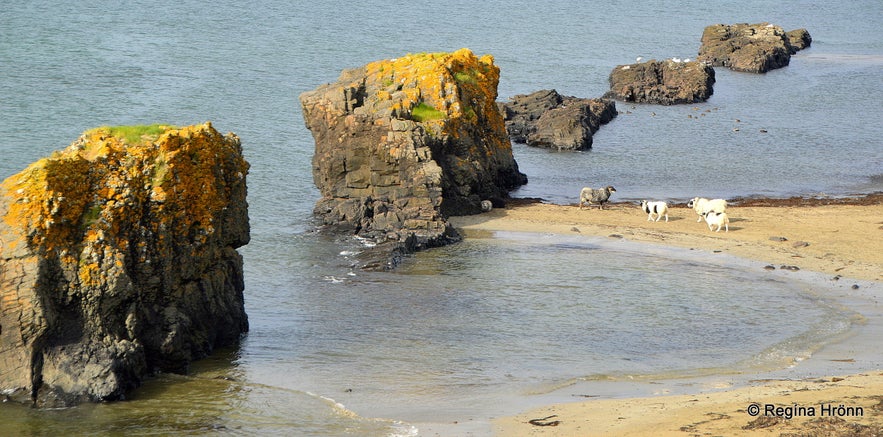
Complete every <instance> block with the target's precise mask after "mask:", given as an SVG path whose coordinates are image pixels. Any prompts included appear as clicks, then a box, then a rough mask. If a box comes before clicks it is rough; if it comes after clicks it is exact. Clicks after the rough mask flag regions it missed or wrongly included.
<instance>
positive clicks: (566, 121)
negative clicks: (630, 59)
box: [498, 90, 616, 150]
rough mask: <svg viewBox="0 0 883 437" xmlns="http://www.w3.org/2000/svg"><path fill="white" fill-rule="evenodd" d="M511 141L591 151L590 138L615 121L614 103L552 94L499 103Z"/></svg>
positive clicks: (546, 92) (518, 98) (552, 92)
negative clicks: (603, 126)
mask: <svg viewBox="0 0 883 437" xmlns="http://www.w3.org/2000/svg"><path fill="white" fill-rule="evenodd" d="M498 105H499V106H500V112H502V113H503V117H504V120H505V121H506V130H507V131H508V132H509V137H510V138H511V139H512V141H515V142H518V143H523V144H527V145H528V146H534V147H545V148H550V149H558V150H586V149H591V148H592V136H593V135H594V134H595V132H597V131H598V129H599V128H600V127H601V125H604V124H607V123H609V122H610V121H611V120H613V119H614V118H615V117H616V102H614V101H613V100H609V99H585V98H579V97H572V96H562V95H561V94H558V92H557V91H555V90H540V91H536V92H533V93H530V94H519V95H517V96H514V97H512V98H511V99H509V101H506V102H499V103H498Z"/></svg>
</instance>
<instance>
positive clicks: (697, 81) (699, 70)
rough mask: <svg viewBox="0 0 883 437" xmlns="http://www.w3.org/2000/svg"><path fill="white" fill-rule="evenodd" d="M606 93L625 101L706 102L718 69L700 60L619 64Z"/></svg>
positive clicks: (662, 103)
mask: <svg viewBox="0 0 883 437" xmlns="http://www.w3.org/2000/svg"><path fill="white" fill-rule="evenodd" d="M608 81H609V82H610V91H608V92H607V93H606V94H605V95H604V96H605V97H608V98H613V99H617V100H622V101H625V102H634V103H652V104H659V105H678V104H685V103H697V102H704V101H706V100H708V98H709V97H711V95H712V93H714V82H715V78H714V69H713V68H711V67H710V66H708V65H705V64H703V63H701V62H697V61H681V60H673V59H667V60H664V61H656V60H651V61H647V62H643V63H637V64H631V65H619V66H617V67H616V68H614V69H613V71H611V72H610V77H609V78H608Z"/></svg>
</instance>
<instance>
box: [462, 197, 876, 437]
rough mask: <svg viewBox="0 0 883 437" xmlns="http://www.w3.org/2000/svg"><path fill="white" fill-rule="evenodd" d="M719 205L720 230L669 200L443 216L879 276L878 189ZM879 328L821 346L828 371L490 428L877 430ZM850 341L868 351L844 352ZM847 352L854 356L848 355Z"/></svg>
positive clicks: (537, 431)
mask: <svg viewBox="0 0 883 437" xmlns="http://www.w3.org/2000/svg"><path fill="white" fill-rule="evenodd" d="M727 212H728V215H729V217H730V228H729V232H724V230H721V231H720V232H712V231H710V230H709V229H708V226H707V225H706V224H705V223H704V222H701V223H697V219H698V216H697V215H696V214H695V213H694V212H693V211H692V210H691V209H689V208H687V207H686V205H673V207H672V208H671V209H670V211H669V221H668V222H667V223H666V222H665V221H664V220H665V219H662V220H660V221H659V222H651V221H647V214H645V213H643V212H642V211H641V210H640V207H639V205H637V204H634V203H625V202H622V203H614V204H608V205H605V206H604V209H603V210H599V209H598V207H597V206H594V207H591V208H586V209H582V210H581V209H579V208H578V207H577V206H576V205H549V204H542V203H536V202H525V201H521V202H515V204H513V205H511V206H510V207H508V208H505V209H495V210H493V211H491V212H489V213H485V214H480V215H475V216H466V217H455V218H453V219H452V223H453V224H454V226H455V227H457V228H458V229H460V230H462V231H463V232H464V233H465V235H466V237H467V238H469V237H470V235H473V236H475V235H479V234H481V233H487V232H493V231H511V232H540V233H555V234H562V235H585V236H591V237H606V238H615V239H626V240H630V241H635V242H640V243H646V244H656V245H661V246H673V247H681V248H688V249H695V250H699V251H703V252H707V253H708V254H709V256H715V254H721V253H725V254H729V255H732V256H735V257H738V258H743V259H746V260H752V261H754V262H756V263H757V268H759V269H765V270H769V271H775V272H776V273H777V274H783V275H792V274H793V275H802V277H803V278H804V279H805V277H806V276H805V275H810V274H814V275H816V277H818V278H822V279H820V280H824V281H826V282H827V283H829V284H839V286H840V287H841V288H844V289H848V290H849V293H852V294H853V296H858V297H859V298H861V297H863V296H862V294H863V293H870V292H871V290H870V289H877V288H879V287H878V285H880V284H881V283H883V194H874V195H868V196H862V197H857V198H851V199H804V198H793V199H745V200H740V201H734V202H731V206H730V207H729V209H728V211H727ZM809 272H815V273H809ZM859 283H861V284H863V286H861V287H860V286H859V285H858V284H859ZM853 284H855V285H853ZM868 284H870V286H868ZM866 290H867V291H866ZM870 305H872V306H875V305H876V304H875V303H874V302H873V301H872V303H871V304H870ZM875 311H879V308H877V309H875ZM881 325H883V324H881V323H880V320H872V321H871V322H870V323H868V324H867V325H866V326H863V327H862V328H861V331H862V333H861V335H859V336H858V337H860V338H861V339H863V340H855V339H852V340H850V341H851V342H852V343H850V345H849V346H848V347H841V348H839V349H838V348H837V347H834V348H831V349H832V350H831V351H828V354H827V355H826V356H825V357H824V358H819V359H818V360H821V361H828V362H829V363H833V364H842V366H840V367H839V368H842V369H845V370H846V371H847V372H848V373H846V374H839V375H828V374H824V375H815V374H813V371H808V373H809V374H813V375H812V376H809V377H805V378H794V377H793V375H794V374H793V373H792V374H789V373H787V372H785V373H783V374H781V375H782V377H781V380H778V379H779V378H776V377H773V378H769V379H764V380H749V381H748V382H747V383H744V384H738V385H737V387H738V388H726V386H727V384H724V387H722V388H720V389H714V388H712V389H708V388H707V387H703V386H701V385H696V386H695V387H694V388H692V389H691V388H688V389H685V390H684V391H683V392H684V393H685V394H679V395H674V396H672V395H666V394H665V393H662V394H660V395H653V396H648V397H636V398H629V399H597V400H587V401H580V402H567V403H558V404H554V405H550V406H546V407H542V408H538V409H534V410H531V411H527V412H524V413H522V414H519V415H517V416H515V417H507V418H500V419H497V420H495V421H494V431H495V433H496V434H497V435H505V436H539V435H554V436H585V435H780V434H788V433H800V435H842V434H844V433H849V432H852V433H854V434H850V435H880V433H881V431H883V365H881V364H880V363H881V359H883V354H880V353H879V352H875V351H878V350H879V349H878V348H876V347H874V346H873V345H874V344H875V341H874V339H875V338H879V336H880V335H881V334H883V326H881ZM869 343H870V346H869ZM856 347H858V348H859V349H869V350H860V351H854V349H855V348H856ZM849 348H852V349H849ZM858 354H861V355H862V358H860V359H855V357H858V356H859V355H858ZM878 355H881V356H879V357H878ZM818 360H817V361H818ZM802 366H804V365H803V364H801V365H799V366H797V367H798V368H800V367H802ZM817 367H818V366H817ZM825 367H826V366H825V365H822V366H821V367H819V368H822V369H823V368H825ZM827 367H828V368H838V366H831V365H830V364H829V365H827ZM857 367H863V368H860V369H857ZM803 374H807V371H804V373H803ZM773 375H775V373H774V374H773ZM753 403H757V404H758V406H759V407H760V409H761V410H760V413H759V414H758V415H756V416H752V415H751V414H749V413H750V411H748V409H749V406H750V405H752V404H753ZM767 405H769V407H767ZM841 405H842V406H843V408H842V409H841V408H839V407H840V406H841ZM789 407H790V410H788V409H787V408H789ZM767 408H771V409H773V410H770V411H769V412H771V413H777V412H776V411H775V410H774V409H775V408H782V410H779V411H778V413H781V414H780V415H785V416H788V415H790V416H791V418H790V419H788V418H784V417H777V416H776V414H768V411H767ZM789 411H790V412H791V413H790V414H788V412H789ZM839 413H844V414H839ZM549 416H553V417H549ZM531 421H533V423H531Z"/></svg>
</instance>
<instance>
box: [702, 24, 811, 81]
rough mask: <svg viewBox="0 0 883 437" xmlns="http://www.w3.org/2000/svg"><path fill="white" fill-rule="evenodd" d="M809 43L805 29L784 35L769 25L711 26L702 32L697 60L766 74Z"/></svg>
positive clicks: (774, 26) (712, 64)
mask: <svg viewBox="0 0 883 437" xmlns="http://www.w3.org/2000/svg"><path fill="white" fill-rule="evenodd" d="M811 43H812V38H811V37H810V35H809V32H807V31H806V29H797V30H792V31H790V32H787V33H786V32H785V31H784V30H782V28H781V27H779V26H776V25H773V24H769V23H758V24H748V23H740V24H715V25H712V26H708V27H706V28H705V30H704V31H703V32H702V43H701V45H700V47H699V60H700V61H703V62H706V63H708V64H709V65H711V66H714V67H727V68H730V69H731V70H735V71H744V72H748V73H766V72H767V71H770V70H774V69H776V68H782V67H785V66H787V65H788V64H789V63H790V62H791V55H792V54H794V53H797V51H798V50H802V49H804V48H806V47H809V45H810V44H811Z"/></svg>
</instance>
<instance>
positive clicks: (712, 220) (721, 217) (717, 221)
mask: <svg viewBox="0 0 883 437" xmlns="http://www.w3.org/2000/svg"><path fill="white" fill-rule="evenodd" d="M705 223H708V230H709V231H711V230H712V228H713V227H714V226H717V230H715V231H714V232H720V231H721V226H723V227H724V228H725V229H726V231H725V232H730V219H729V217H727V213H725V212H714V211H707V212H706V213H705Z"/></svg>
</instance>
